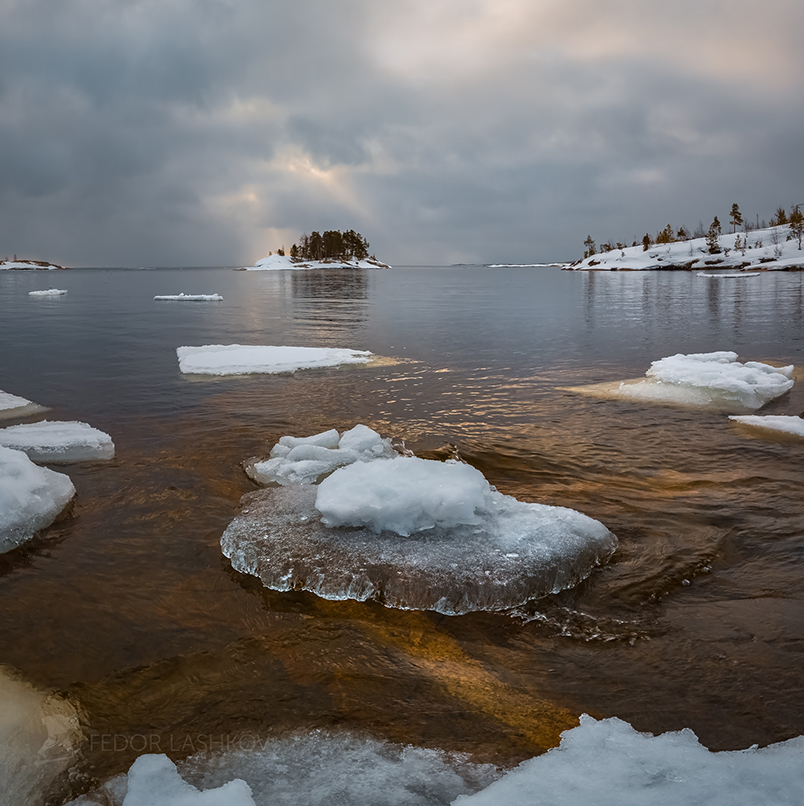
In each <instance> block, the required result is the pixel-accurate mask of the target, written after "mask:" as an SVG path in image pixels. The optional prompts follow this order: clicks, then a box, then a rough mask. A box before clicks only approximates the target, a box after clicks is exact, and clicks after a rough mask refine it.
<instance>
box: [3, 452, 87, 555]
mask: <svg viewBox="0 0 804 806" xmlns="http://www.w3.org/2000/svg"><path fill="white" fill-rule="evenodd" d="M74 495H75V487H74V486H73V483H72V481H70V479H69V478H68V477H67V476H65V475H64V474H63V473H56V472H55V471H53V470H48V468H46V467H39V466H37V465H35V464H34V463H33V462H32V461H31V460H30V459H29V458H28V457H27V456H26V455H25V454H24V453H23V452H22V451H15V450H13V449H12V448H4V447H2V446H0V554H2V553H4V552H7V551H11V549H14V548H16V547H17V546H18V545H20V543H24V542H25V541H26V540H30V538H32V537H33V536H34V534H35V533H36V532H38V531H39V530H40V529H44V528H45V527H46V526H50V524H51V523H53V521H54V520H55V519H56V517H57V516H58V515H59V514H60V513H61V511H62V510H63V509H64V508H65V507H66V506H67V504H68V503H69V502H70V501H71V500H72V497H73V496H74Z"/></svg>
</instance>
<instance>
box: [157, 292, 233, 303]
mask: <svg viewBox="0 0 804 806" xmlns="http://www.w3.org/2000/svg"><path fill="white" fill-rule="evenodd" d="M154 299H160V300H171V301H173V302H220V301H221V300H222V299H223V297H222V296H221V295H220V294H184V293H181V294H157V295H156V296H155V297H154Z"/></svg>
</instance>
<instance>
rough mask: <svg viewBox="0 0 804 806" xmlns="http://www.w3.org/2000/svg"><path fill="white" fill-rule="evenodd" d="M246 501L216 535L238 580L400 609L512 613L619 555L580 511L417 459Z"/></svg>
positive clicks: (366, 467)
mask: <svg viewBox="0 0 804 806" xmlns="http://www.w3.org/2000/svg"><path fill="white" fill-rule="evenodd" d="M319 436H320V435H319ZM241 503H242V511H241V514H240V515H238V516H237V517H236V518H235V519H234V520H233V521H232V523H231V524H229V526H228V527H227V529H226V531H225V532H224V534H223V536H222V537H221V549H222V551H223V553H224V554H225V555H226V556H227V557H229V559H230V560H231V562H232V566H233V567H234V568H236V569H237V570H238V571H242V572H244V573H249V574H253V575H255V576H257V577H258V578H259V579H260V580H261V581H262V583H263V584H264V585H265V586H266V587H268V588H272V589H274V590H280V591H281V590H307V591H311V592H312V593H315V594H317V595H319V596H322V597H324V598H327V599H357V600H359V601H365V600H377V601H381V602H383V603H384V604H385V605H387V606H390V607H399V608H404V609H419V610H436V611H438V612H441V613H448V614H457V613H467V612H470V611H473V610H503V609H507V608H510V607H514V606H516V605H520V604H523V603H524V602H527V601H529V600H531V599H535V598H538V597H540V596H545V595H547V594H549V593H552V592H557V591H559V590H563V589H564V588H568V587H571V586H573V585H575V584H577V583H578V582H579V581H580V580H582V579H584V578H585V577H586V576H588V575H589V573H590V572H591V571H592V569H593V568H594V567H595V566H596V565H597V564H599V563H601V562H604V561H605V560H607V559H608V558H609V557H610V556H611V554H612V552H613V551H614V549H615V548H616V546H617V538H616V537H615V536H614V535H613V534H612V533H611V532H609V530H608V529H607V528H606V527H605V526H603V524H601V523H599V522H598V521H595V520H593V519H592V518H589V517H587V516H586V515H583V514H581V513H580V512H576V511H574V510H571V509H566V508H563V507H553V506H545V505H542V504H528V503H524V502H521V501H517V500H516V499H515V498H512V497H511V496H506V495H502V494H501V493H499V492H497V491H496V490H494V488H492V487H491V486H490V485H489V484H488V482H487V481H486V479H485V478H484V477H483V475H482V474H481V473H480V472H479V471H477V470H475V469H474V468H472V467H470V466H468V465H464V464H461V463H458V462H447V463H441V462H436V461H433V460H425V459H417V458H415V457H403V456H399V457H397V458H392V459H377V460H374V461H370V462H356V463H354V464H350V465H348V466H346V467H341V468H339V469H337V470H335V471H334V472H333V473H332V475H330V476H328V477H327V478H326V479H324V481H323V482H321V484H320V485H319V486H317V487H316V486H313V485H310V484H297V485H293V486H285V487H275V488H269V489H266V490H259V491H256V492H253V493H249V494H247V495H246V496H244V497H243V499H242V502H241Z"/></svg>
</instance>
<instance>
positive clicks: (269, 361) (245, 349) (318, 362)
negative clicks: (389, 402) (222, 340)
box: [176, 344, 371, 375]
mask: <svg viewBox="0 0 804 806" xmlns="http://www.w3.org/2000/svg"><path fill="white" fill-rule="evenodd" d="M176 354H177V355H178V357H179V369H181V371H182V372H184V373H187V374H197V375H249V374H252V373H277V372H295V371H296V370H297V369H314V368H317V367H335V366H338V365H339V364H365V363H367V362H368V361H369V358H370V356H371V353H370V352H368V351H367V350H349V349H339V348H333V347H272V346H257V345H245V344H209V345H204V346H202V347H179V348H177V350H176Z"/></svg>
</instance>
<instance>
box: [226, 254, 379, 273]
mask: <svg viewBox="0 0 804 806" xmlns="http://www.w3.org/2000/svg"><path fill="white" fill-rule="evenodd" d="M390 268H391V267H390V266H389V265H388V264H387V263H383V262H382V261H380V260H377V259H376V258H373V257H366V258H361V259H357V258H325V259H324V260H303V259H302V258H298V257H290V255H269V256H268V257H264V258H261V259H260V260H258V261H257V262H256V263H255V264H254V265H253V266H247V267H246V268H245V269H241V271H285V270H287V269H291V270H293V269H296V270H298V269H390Z"/></svg>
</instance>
